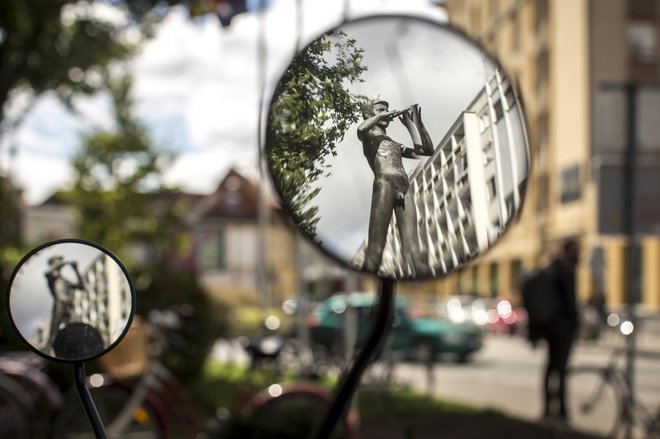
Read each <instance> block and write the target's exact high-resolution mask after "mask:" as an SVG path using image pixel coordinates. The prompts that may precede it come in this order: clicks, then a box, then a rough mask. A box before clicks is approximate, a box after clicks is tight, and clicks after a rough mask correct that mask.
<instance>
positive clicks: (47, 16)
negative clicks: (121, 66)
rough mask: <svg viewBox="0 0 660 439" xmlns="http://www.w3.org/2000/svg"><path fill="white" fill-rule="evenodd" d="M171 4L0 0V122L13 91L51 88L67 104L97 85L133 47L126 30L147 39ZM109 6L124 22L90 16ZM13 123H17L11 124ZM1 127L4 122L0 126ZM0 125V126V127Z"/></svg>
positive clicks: (164, 0)
mask: <svg viewBox="0 0 660 439" xmlns="http://www.w3.org/2000/svg"><path fill="white" fill-rule="evenodd" d="M175 3H178V1H177V0H86V1H85V0H47V1H44V0H2V2H0V124H3V123H5V122H7V121H6V120H5V116H6V114H5V111H6V109H7V104H8V103H9V101H10V100H11V98H12V96H13V92H16V91H19V90H23V91H27V92H30V93H31V95H32V96H33V97H38V96H39V95H40V94H42V93H44V92H45V91H49V90H52V91H54V92H55V93H56V94H57V96H59V97H60V98H61V99H62V100H63V101H64V102H65V103H67V104H69V105H70V104H71V102H72V98H73V96H75V95H76V94H78V93H86V94H89V93H94V92H96V91H97V90H99V89H100V88H102V87H103V84H102V82H101V81H100V80H99V79H100V75H101V74H102V73H103V72H104V71H106V70H107V68H108V67H109V66H110V65H111V64H112V63H113V62H115V61H117V60H123V59H125V58H126V57H128V56H129V55H131V54H132V53H133V52H134V50H135V49H136V48H137V43H138V41H139V39H138V40H129V39H128V38H126V33H125V32H124V31H125V30H126V29H127V28H129V27H130V28H131V29H133V30H138V31H140V32H139V34H140V35H141V36H144V37H146V36H150V35H151V34H152V30H153V28H154V24H155V23H156V22H158V20H159V19H160V18H161V17H163V16H164V14H165V12H166V11H167V8H166V6H167V5H171V4H175ZM100 6H105V7H115V8H117V9H118V10H121V11H123V12H124V14H125V20H112V21H111V20H107V19H104V18H103V17H102V15H101V14H98V13H96V12H94V11H95V10H97V9H95V8H98V7H100ZM11 122H12V123H16V122H17V121H11ZM5 125H6V123H5ZM0 126H2V125H0Z"/></svg>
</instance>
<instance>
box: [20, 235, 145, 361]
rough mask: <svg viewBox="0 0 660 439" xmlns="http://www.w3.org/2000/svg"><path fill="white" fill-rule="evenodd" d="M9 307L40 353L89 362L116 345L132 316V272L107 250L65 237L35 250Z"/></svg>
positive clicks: (23, 262) (22, 264)
mask: <svg viewBox="0 0 660 439" xmlns="http://www.w3.org/2000/svg"><path fill="white" fill-rule="evenodd" d="M7 302H8V309H9V314H10V318H11V321H12V323H13V325H14V327H15V328H16V330H17V332H18V334H19V335H20V336H21V338H23V340H24V341H25V342H26V343H27V344H28V345H29V346H30V347H31V348H32V349H33V350H35V351H36V352H37V353H39V354H41V355H43V356H45V357H47V358H49V359H54V360H59V361H70V362H75V361H86V360H90V359H92V358H95V357H97V356H99V355H101V354H103V353H105V352H107V351H108V350H110V349H111V348H112V347H114V345H116V344H117V343H118V342H119V340H120V339H121V338H122V337H123V335H124V334H125V332H126V331H127V330H128V327H129V325H130V322H131V320H132V317H133V309H134V293H133V288H132V284H131V282H130V279H129V277H128V273H127V272H126V269H125V268H124V266H123V265H122V264H121V263H120V261H119V260H118V259H117V258H116V257H115V256H114V255H112V254H111V253H110V252H108V251H107V250H106V249H104V248H102V247H100V246H98V245H96V244H93V243H90V242H86V241H80V240H63V241H54V242H50V243H46V244H44V245H42V246H40V247H37V248H36V249H34V250H32V251H31V252H30V253H29V254H28V255H27V256H25V257H24V258H23V259H22V260H21V261H20V262H19V264H18V266H17V267H16V269H15V270H14V273H13V274H12V277H11V279H10V282H9V286H8V294H7Z"/></svg>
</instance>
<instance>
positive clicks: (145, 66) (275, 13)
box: [0, 0, 445, 205]
mask: <svg viewBox="0 0 660 439" xmlns="http://www.w3.org/2000/svg"><path fill="white" fill-rule="evenodd" d="M295 5H296V1H294V0H274V1H273V2H272V4H271V6H270V8H269V9H268V10H267V11H266V12H265V13H264V14H263V15H262V16H260V15H259V14H256V13H245V14H241V15H238V16H236V17H234V19H233V21H232V24H231V26H230V27H228V28H222V27H221V25H220V23H219V21H218V20H217V19H216V18H215V17H214V16H211V15H209V16H205V17H200V18H198V19H195V20H191V19H190V18H189V16H188V13H187V11H186V10H184V9H183V8H181V7H177V8H173V9H172V11H171V12H170V13H169V14H168V16H167V17H166V18H165V20H164V21H163V22H162V23H161V24H160V26H159V29H158V31H157V33H156V36H155V37H154V38H153V39H152V40H151V41H150V42H148V43H147V44H145V45H144V47H143V48H142V50H141V52H140V53H139V54H138V56H137V57H136V58H135V59H134V60H132V62H131V63H130V65H129V69H130V70H131V71H132V72H133V73H134V76H135V87H134V93H135V101H136V104H137V106H136V113H137V117H138V118H139V119H140V120H142V121H143V122H144V123H145V124H146V125H147V127H148V128H149V131H150V133H151V134H152V138H153V139H154V140H155V141H156V143H157V145H159V147H161V148H164V149H166V150H168V151H174V152H175V153H176V154H177V159H176V161H175V162H174V164H173V166H172V167H171V168H170V169H169V170H168V172H167V174H166V179H167V181H168V182H169V183H172V184H176V185H178V186H180V187H181V188H183V189H184V190H187V191H190V192H196V193H210V192H212V191H213V190H214V189H215V188H216V187H217V185H218V184H219V182H220V181H221V179H222V178H223V176H224V175H225V173H226V172H227V171H228V170H229V169H230V168H231V167H236V168H237V169H238V170H239V171H242V172H244V173H245V174H246V175H248V176H250V177H253V178H258V176H259V173H258V170H257V169H258V168H257V157H258V136H257V134H258V120H259V102H260V94H259V90H260V84H261V81H260V78H261V76H260V74H259V71H260V70H259V63H258V62H257V53H258V52H257V48H258V45H257V42H258V35H259V30H260V29H262V30H263V31H264V32H265V40H266V41H267V48H266V51H265V53H266V74H265V83H266V87H265V89H266V92H265V96H266V97H269V96H270V93H272V89H273V86H274V84H275V83H276V82H277V79H278V78H279V76H280V73H281V72H283V71H284V69H285V67H286V66H287V65H288V62H289V60H290V59H291V57H292V55H293V53H294V51H295V47H296V31H295V30H296V28H297V26H296V23H297V21H296V8H295ZM346 5H348V10H347V11H346V9H345V7H346ZM301 11H302V20H301V23H302V26H301V28H300V35H301V41H302V44H303V45H304V44H306V43H307V42H309V41H311V40H312V39H314V38H315V37H317V36H319V35H320V34H322V33H323V32H325V31H326V30H328V29H330V28H331V27H334V26H336V25H337V24H338V23H339V22H340V20H341V19H342V18H343V16H344V14H347V15H348V16H349V17H351V18H353V17H359V16H364V15H365V14H370V13H371V14H373V13H376V12H380V13H397V12H405V13H410V14H415V15H422V16H426V17H432V18H433V19H435V20H444V19H445V15H444V12H443V10H442V9H440V8H438V7H436V6H431V5H430V4H429V2H428V0H407V1H405V2H401V1H397V0H359V1H357V0H351V1H326V0H303V1H302V10H301ZM96 12H97V13H98V14H100V16H102V17H104V18H106V19H108V20H121V15H120V14H119V15H118V14H117V12H116V11H112V10H109V9H108V8H103V9H102V10H99V11H96ZM23 100H24V99H23V96H20V95H19V96H17V97H16V98H15V99H14V101H13V102H12V105H11V106H10V108H9V112H8V114H9V115H10V116H11V114H12V112H13V111H17V110H16V109H17V108H19V107H20V106H21V105H20V104H21V102H22V101H23ZM266 100H268V98H266ZM76 108H77V111H76V113H75V114H74V113H71V112H70V111H68V110H67V109H65V108H64V106H63V105H62V104H61V103H59V101H58V100H57V99H56V98H55V97H54V96H53V95H51V94H44V95H43V96H41V97H40V98H39V99H38V100H37V101H36V102H34V104H33V105H32V106H31V109H30V111H29V112H28V113H27V114H26V117H25V119H24V120H23V122H22V123H21V124H20V125H19V126H18V127H17V128H16V129H15V130H14V131H13V132H12V133H11V134H10V135H7V136H4V137H3V139H2V143H1V144H0V169H1V170H2V172H5V173H8V174H9V175H10V176H11V177H12V179H13V181H14V182H15V183H16V184H17V185H18V186H19V187H20V188H21V189H23V193H24V197H25V201H26V202H27V203H28V204H31V205H34V204H39V203H41V202H42V201H44V200H45V199H46V198H47V197H48V196H50V195H51V194H52V193H53V192H55V191H56V190H58V189H61V188H63V187H66V186H67V185H68V184H71V182H72V173H71V168H70V165H69V163H70V161H71V158H72V157H73V156H74V155H75V153H76V151H77V150H78V149H79V148H80V139H81V136H82V135H83V134H84V133H85V132H89V131H90V130H92V129H96V128H109V127H111V126H112V118H111V112H110V104H109V100H108V98H107V96H103V95H98V96H93V97H85V98H78V99H76ZM10 151H15V153H13V154H10V153H9V152H10Z"/></svg>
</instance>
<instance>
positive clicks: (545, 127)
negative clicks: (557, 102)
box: [536, 111, 550, 148]
mask: <svg viewBox="0 0 660 439" xmlns="http://www.w3.org/2000/svg"><path fill="white" fill-rule="evenodd" d="M549 119H550V117H549V116H548V113H547V111H543V112H542V113H540V114H539V115H538V117H537V118H536V129H537V133H538V147H539V148H542V147H543V146H545V145H547V144H548V142H549V132H550V120H549Z"/></svg>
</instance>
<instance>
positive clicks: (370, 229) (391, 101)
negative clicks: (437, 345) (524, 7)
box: [266, 16, 530, 279]
mask: <svg viewBox="0 0 660 439" xmlns="http://www.w3.org/2000/svg"><path fill="white" fill-rule="evenodd" d="M524 122H525V117H524V115H523V112H522V108H521V104H520V101H519V98H518V94H517V93H516V91H515V89H514V86H513V84H512V81H511V78H509V77H508V76H507V75H506V73H505V72H504V71H503V69H502V68H501V66H500V65H499V64H498V63H497V61H496V60H495V59H493V58H492V57H491V56H489V55H488V54H487V53H486V52H485V51H484V49H483V48H481V47H480V46H479V45H478V44H476V43H474V42H473V41H472V40H470V39H469V38H468V37H466V36H465V35H464V34H462V33H461V32H458V31H457V30H455V29H453V28H451V27H449V26H448V25H445V24H441V23H437V22H434V21H429V20H426V19H422V18H418V17H409V16H375V17H368V18H363V19H358V20H354V21H349V22H346V23H344V24H342V25H341V26H340V27H338V28H336V29H333V30H331V31H330V32H327V33H325V34H323V35H322V36H320V37H319V38H317V39H315V40H313V41H312V42H311V43H310V44H309V45H307V46H306V47H305V48H304V49H303V50H302V51H300V52H299V53H298V54H297V55H296V56H295V57H294V59H293V61H292V62H291V63H290V64H289V66H288V68H287V69H286V70H285V71H284V74H283V75H282V77H281V79H280V81H279V83H278V85H277V87H276V89H275V92H274V94H273V97H272V100H271V103H270V110H269V114H268V125H267V133H266V159H267V162H268V168H269V171H270V173H271V177H272V180H273V182H274V185H275V188H276V190H277V192H278V193H279V195H280V198H281V199H282V202H283V204H284V206H285V207H286V209H287V211H288V212H289V214H290V216H291V217H292V219H293V221H294V222H295V224H296V225H297V226H298V227H299V229H300V230H302V231H303V232H304V234H305V235H307V237H309V238H310V239H311V240H312V241H313V242H314V243H315V244H316V245H317V246H318V247H320V248H321V249H322V250H323V251H325V252H326V253H327V254H329V255H330V256H332V257H334V258H335V259H337V260H338V261H340V262H342V263H344V264H346V265H349V266H351V267H354V268H356V269H359V270H362V271H364V272H368V273H373V274H377V275H379V276H381V277H385V278H390V279H419V278H429V277H439V276H443V275H445V274H447V273H449V272H450V271H452V270H454V269H455V268H457V267H458V266H460V265H461V264H462V263H464V262H466V261H469V260H470V259H472V258H474V257H476V256H478V255H480V254H483V253H484V252H485V251H487V250H488V249H489V248H490V247H491V246H492V245H494V244H495V242H496V241H497V240H498V239H499V238H500V237H501V236H502V234H503V233H504V231H505V230H506V228H507V227H508V226H509V225H510V224H511V223H512V221H513V220H514V219H515V218H516V217H517V214H518V212H519V211H520V209H521V207H522V203H523V198H524V193H525V187H526V182H527V177H528V173H529V164H530V163H529V161H530V160H529V152H528V144H527V135H526V129H525V123H524Z"/></svg>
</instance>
